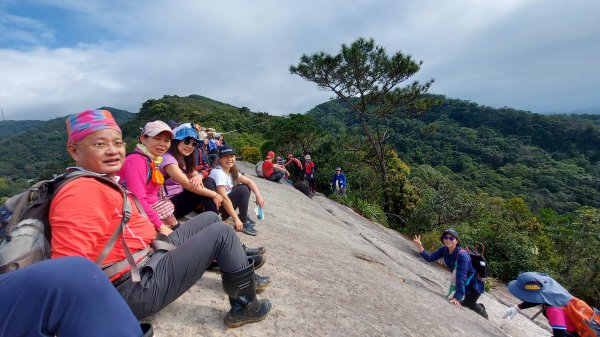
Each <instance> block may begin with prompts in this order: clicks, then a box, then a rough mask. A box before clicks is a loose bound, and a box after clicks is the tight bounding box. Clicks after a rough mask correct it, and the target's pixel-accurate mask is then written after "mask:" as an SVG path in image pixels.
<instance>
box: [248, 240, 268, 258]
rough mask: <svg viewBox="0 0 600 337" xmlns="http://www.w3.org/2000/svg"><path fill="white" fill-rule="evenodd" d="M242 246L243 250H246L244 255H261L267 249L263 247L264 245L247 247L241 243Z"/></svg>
mask: <svg viewBox="0 0 600 337" xmlns="http://www.w3.org/2000/svg"><path fill="white" fill-rule="evenodd" d="M242 247H243V248H244V251H245V252H246V255H248V256H252V255H263V254H264V253H265V252H266V251H267V249H265V247H257V248H248V247H247V246H246V245H245V244H243V243H242Z"/></svg>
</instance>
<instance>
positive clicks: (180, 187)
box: [159, 126, 223, 218]
mask: <svg viewBox="0 0 600 337" xmlns="http://www.w3.org/2000/svg"><path fill="white" fill-rule="evenodd" d="M175 130H176V131H175V137H174V139H173V141H172V142H171V146H170V147H169V150H168V151H167V153H165V154H164V155H163V156H162V158H163V160H162V163H161V164H160V166H159V169H160V171H161V172H162V174H163V175H164V177H165V194H166V196H167V198H169V199H170V200H171V201H172V202H173V205H175V213H174V214H175V217H176V218H181V217H183V216H185V215H187V214H189V213H190V212H193V211H196V210H198V208H201V207H203V209H205V210H210V209H214V208H215V207H220V206H221V202H223V198H221V196H220V195H219V194H218V193H216V192H215V191H211V190H210V189H208V188H205V187H204V183H203V180H204V176H203V175H202V174H200V173H198V171H196V169H195V162H196V158H195V152H194V150H195V149H196V147H197V146H198V144H199V142H200V140H199V139H198V134H197V132H196V130H194V129H193V128H191V127H188V126H179V127H177V128H175Z"/></svg>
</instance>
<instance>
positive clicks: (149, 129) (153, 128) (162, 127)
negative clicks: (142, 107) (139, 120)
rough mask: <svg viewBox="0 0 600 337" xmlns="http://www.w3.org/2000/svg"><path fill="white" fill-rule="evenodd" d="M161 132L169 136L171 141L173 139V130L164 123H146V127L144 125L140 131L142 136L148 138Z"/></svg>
mask: <svg viewBox="0 0 600 337" xmlns="http://www.w3.org/2000/svg"><path fill="white" fill-rule="evenodd" d="M161 132H166V133H168V134H169V136H171V139H173V137H175V134H174V133H173V130H171V128H170V127H169V126H168V125H167V123H165V122H163V121H154V122H148V123H146V125H144V128H143V129H142V134H143V135H145V136H150V137H155V136H157V135H159V134H160V133H161Z"/></svg>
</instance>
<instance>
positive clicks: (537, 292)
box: [508, 271, 573, 307]
mask: <svg viewBox="0 0 600 337" xmlns="http://www.w3.org/2000/svg"><path fill="white" fill-rule="evenodd" d="M508 290H509V291H510V293H511V294H513V295H514V296H515V297H517V298H518V299H520V300H521V301H525V302H530V303H540V304H548V305H551V306H556V307H560V306H563V305H567V303H568V302H569V301H570V300H571V299H572V298H573V295H571V294H570V293H569V291H568V290H567V289H565V288H563V286H561V285H560V284H559V283H558V282H556V281H555V280H554V279H553V278H552V277H550V276H548V275H546V274H544V273H538V272H535V271H528V272H524V273H521V274H519V275H518V276H517V279H516V280H512V281H510V282H509V283H508Z"/></svg>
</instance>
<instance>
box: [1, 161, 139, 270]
mask: <svg viewBox="0 0 600 337" xmlns="http://www.w3.org/2000/svg"><path fill="white" fill-rule="evenodd" d="M81 177H91V178H95V179H97V180H99V181H101V182H102V183H104V184H106V185H108V186H111V187H112V188H114V189H116V190H117V191H119V192H121V193H122V195H123V200H124V203H123V219H122V220H121V224H120V225H119V226H117V228H116V230H115V232H114V233H113V234H112V236H111V238H110V239H109V240H108V242H107V243H106V245H105V246H104V248H103V249H102V252H101V253H100V255H98V258H97V259H96V264H97V265H98V266H99V267H101V266H102V262H103V261H104V260H105V259H106V256H107V255H108V253H109V252H110V251H111V249H112V248H113V246H114V244H115V242H116V240H117V239H118V238H119V236H120V237H121V240H122V244H124V238H123V236H122V235H121V233H123V230H124V227H125V225H126V224H127V222H128V221H129V218H130V216H131V210H132V207H131V203H130V202H129V198H128V197H127V191H126V190H125V189H124V188H122V187H121V185H119V184H118V183H117V182H115V181H114V180H112V179H111V178H109V177H107V176H105V175H101V174H98V173H94V172H90V171H85V170H79V169H73V170H70V171H68V172H66V173H64V174H62V175H59V176H58V177H56V178H54V179H51V180H42V181H40V182H37V183H36V184H34V185H33V186H31V187H29V188H28V189H27V190H26V191H24V192H22V193H20V194H17V195H15V196H12V197H10V198H9V199H8V200H7V201H6V203H5V204H4V205H3V206H2V208H0V274H2V273H6V272H10V271H14V270H18V269H21V268H24V267H27V266H29V265H31V264H34V263H36V262H39V261H42V260H46V259H49V258H50V223H49V220H48V213H49V211H50V204H51V202H52V198H53V197H54V195H56V193H57V192H58V190H59V189H60V188H61V187H63V186H64V185H65V184H67V183H68V182H70V181H72V180H74V179H77V178H81ZM134 201H135V202H136V204H137V205H138V209H139V210H141V211H143V210H142V208H141V206H140V205H139V203H138V202H137V199H135V198H134ZM81 207H85V205H84V204H82V206H81ZM124 248H126V244H125V245H124ZM125 253H126V254H125V255H126V256H127V261H128V263H129V265H130V266H131V275H132V280H133V281H134V282H135V281H136V280H139V271H138V270H137V267H136V265H135V260H134V257H133V256H132V254H131V253H130V252H129V251H128V249H125ZM105 272H106V271H105ZM107 276H109V277H110V276H112V275H108V274H107Z"/></svg>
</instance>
